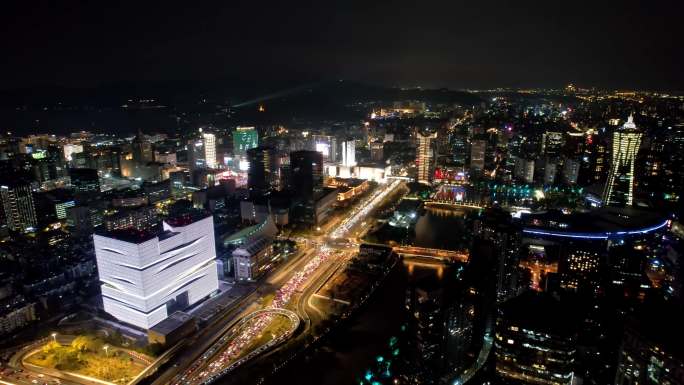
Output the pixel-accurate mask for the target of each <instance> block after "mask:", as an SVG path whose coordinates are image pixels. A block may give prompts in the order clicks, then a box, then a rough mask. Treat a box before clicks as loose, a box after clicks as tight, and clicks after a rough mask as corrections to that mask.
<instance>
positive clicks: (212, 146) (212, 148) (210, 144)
mask: <svg viewBox="0 0 684 385" xmlns="http://www.w3.org/2000/svg"><path fill="white" fill-rule="evenodd" d="M202 141H203V142H204V161H205V162H206V165H207V167H208V168H216V136H215V135H214V134H209V133H204V134H202Z"/></svg>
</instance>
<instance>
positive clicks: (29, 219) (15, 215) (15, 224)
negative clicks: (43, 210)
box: [0, 179, 37, 232]
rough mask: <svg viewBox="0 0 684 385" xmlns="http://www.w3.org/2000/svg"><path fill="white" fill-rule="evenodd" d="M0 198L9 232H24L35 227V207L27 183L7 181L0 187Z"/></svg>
mask: <svg viewBox="0 0 684 385" xmlns="http://www.w3.org/2000/svg"><path fill="white" fill-rule="evenodd" d="M0 197H1V198H2V208H3V211H4V213H5V221H6V222H7V227H8V228H9V229H10V230H14V231H19V232H24V231H26V230H27V229H30V228H32V227H35V226H36V223H37V219H36V206H35V203H34V200H33V191H31V185H30V184H29V183H28V182H27V181H23V180H21V179H12V180H8V181H7V182H6V183H5V184H3V185H2V186H0Z"/></svg>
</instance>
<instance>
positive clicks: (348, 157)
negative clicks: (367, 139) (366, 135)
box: [342, 139, 356, 167]
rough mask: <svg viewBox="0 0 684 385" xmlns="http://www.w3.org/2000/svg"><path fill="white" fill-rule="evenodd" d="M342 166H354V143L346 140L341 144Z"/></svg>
mask: <svg viewBox="0 0 684 385" xmlns="http://www.w3.org/2000/svg"><path fill="white" fill-rule="evenodd" d="M342 166H344V167H354V166H356V141H355V140H354V139H347V140H345V141H343V142H342Z"/></svg>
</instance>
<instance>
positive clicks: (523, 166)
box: [513, 157, 534, 183]
mask: <svg viewBox="0 0 684 385" xmlns="http://www.w3.org/2000/svg"><path fill="white" fill-rule="evenodd" d="M513 175H514V176H515V178H516V179H518V180H519V181H521V182H525V183H532V182H534V159H525V158H522V157H517V158H515V168H514V170H513Z"/></svg>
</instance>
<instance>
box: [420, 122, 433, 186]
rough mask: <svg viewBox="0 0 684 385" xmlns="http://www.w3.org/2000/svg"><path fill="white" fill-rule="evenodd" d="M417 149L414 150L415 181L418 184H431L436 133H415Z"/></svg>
mask: <svg viewBox="0 0 684 385" xmlns="http://www.w3.org/2000/svg"><path fill="white" fill-rule="evenodd" d="M416 137H417V139H418V147H417V148H416V167H417V168H418V175H417V179H418V182H419V183H427V184H429V183H430V182H432V177H433V174H434V168H435V150H434V148H433V147H434V142H433V140H434V139H437V132H431V131H427V130H425V131H419V132H418V133H416Z"/></svg>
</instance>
